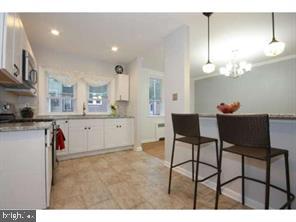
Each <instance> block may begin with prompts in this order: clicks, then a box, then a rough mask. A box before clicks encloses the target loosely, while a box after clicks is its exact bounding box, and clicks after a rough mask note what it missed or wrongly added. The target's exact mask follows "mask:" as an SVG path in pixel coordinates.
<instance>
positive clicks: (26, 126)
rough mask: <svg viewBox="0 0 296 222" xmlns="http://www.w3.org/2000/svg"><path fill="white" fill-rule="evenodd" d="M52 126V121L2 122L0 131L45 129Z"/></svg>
mask: <svg viewBox="0 0 296 222" xmlns="http://www.w3.org/2000/svg"><path fill="white" fill-rule="evenodd" d="M51 127H52V122H24V123H1V124H0V132H11V131H28V130H45V129H50V128H51Z"/></svg>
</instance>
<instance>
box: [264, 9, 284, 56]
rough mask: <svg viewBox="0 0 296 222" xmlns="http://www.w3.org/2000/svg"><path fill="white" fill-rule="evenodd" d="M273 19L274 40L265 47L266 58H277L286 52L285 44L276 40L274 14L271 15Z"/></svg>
mask: <svg viewBox="0 0 296 222" xmlns="http://www.w3.org/2000/svg"><path fill="white" fill-rule="evenodd" d="M271 18H272V40H271V42H270V43H269V44H268V45H267V46H266V47H265V49H264V54H265V55H266V56H277V55H279V54H281V53H282V52H283V51H284V50H285V43H283V42H280V41H278V40H276V38H275V32H274V12H272V13H271Z"/></svg>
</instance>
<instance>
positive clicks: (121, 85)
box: [115, 74, 129, 101]
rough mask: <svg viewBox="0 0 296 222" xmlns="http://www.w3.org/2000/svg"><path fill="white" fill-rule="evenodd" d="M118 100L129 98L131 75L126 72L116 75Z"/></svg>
mask: <svg viewBox="0 0 296 222" xmlns="http://www.w3.org/2000/svg"><path fill="white" fill-rule="evenodd" d="M115 85H116V86H115V87H116V100H119V101H128V100H129V76H128V75H125V74H118V75H116V84H115Z"/></svg>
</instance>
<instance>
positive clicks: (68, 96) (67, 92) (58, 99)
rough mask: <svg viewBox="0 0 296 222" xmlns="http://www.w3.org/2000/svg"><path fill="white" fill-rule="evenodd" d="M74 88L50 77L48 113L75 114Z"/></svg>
mask: <svg viewBox="0 0 296 222" xmlns="http://www.w3.org/2000/svg"><path fill="white" fill-rule="evenodd" d="M74 102H75V98H74V86H73V85H66V84H63V83H62V82H60V81H58V80H56V79H54V78H52V77H48V112H74Z"/></svg>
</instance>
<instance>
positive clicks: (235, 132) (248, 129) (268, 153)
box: [216, 114, 295, 209]
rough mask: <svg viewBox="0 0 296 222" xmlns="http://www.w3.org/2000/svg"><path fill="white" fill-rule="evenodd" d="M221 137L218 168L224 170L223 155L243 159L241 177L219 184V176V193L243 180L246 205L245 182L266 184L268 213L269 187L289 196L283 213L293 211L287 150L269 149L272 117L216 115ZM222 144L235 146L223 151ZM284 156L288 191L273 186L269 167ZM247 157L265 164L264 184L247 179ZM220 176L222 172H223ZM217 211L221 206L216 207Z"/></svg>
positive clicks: (243, 199)
mask: <svg viewBox="0 0 296 222" xmlns="http://www.w3.org/2000/svg"><path fill="white" fill-rule="evenodd" d="M217 121H218V128H219V137H220V161H219V168H220V169H221V166H222V151H226V152H230V153H234V154H238V155H240V156H241V164H242V165H241V176H237V177H234V178H232V179H230V180H228V181H226V182H223V183H222V184H221V183H220V174H219V175H218V177H219V180H218V182H219V185H218V187H219V188H218V189H219V190H221V187H222V186H224V185H226V184H228V183H230V182H232V181H234V180H236V179H242V185H241V186H242V188H241V189H242V204H243V205H244V204H245V179H247V180H252V181H255V182H259V183H261V184H265V209H268V208H269V194H270V187H272V188H274V189H277V190H279V191H281V192H284V193H285V194H286V195H287V202H286V203H285V204H284V205H283V206H282V207H281V209H284V208H288V209H291V202H292V201H293V200H294V198H295V197H294V195H293V194H291V192H290V176H289V162H288V150H284V149H279V148H272V147H271V145H270V132H269V117H268V115H267V114H262V115H219V114H217ZM223 142H227V143H230V144H233V145H232V146H229V147H226V148H224V147H223ZM279 155H284V158H285V168H286V169H285V170H286V190H284V189H283V188H280V187H277V186H275V185H272V184H270V164H271V159H272V158H273V157H276V156H279ZM245 157H248V158H253V159H258V160H262V161H265V162H266V179H265V181H262V180H258V179H255V178H250V177H247V176H245V167H244V166H245V164H244V162H245ZM220 172H221V171H220ZM218 199H219V193H217V195H216V204H218ZM216 208H218V205H217V206H216Z"/></svg>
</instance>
